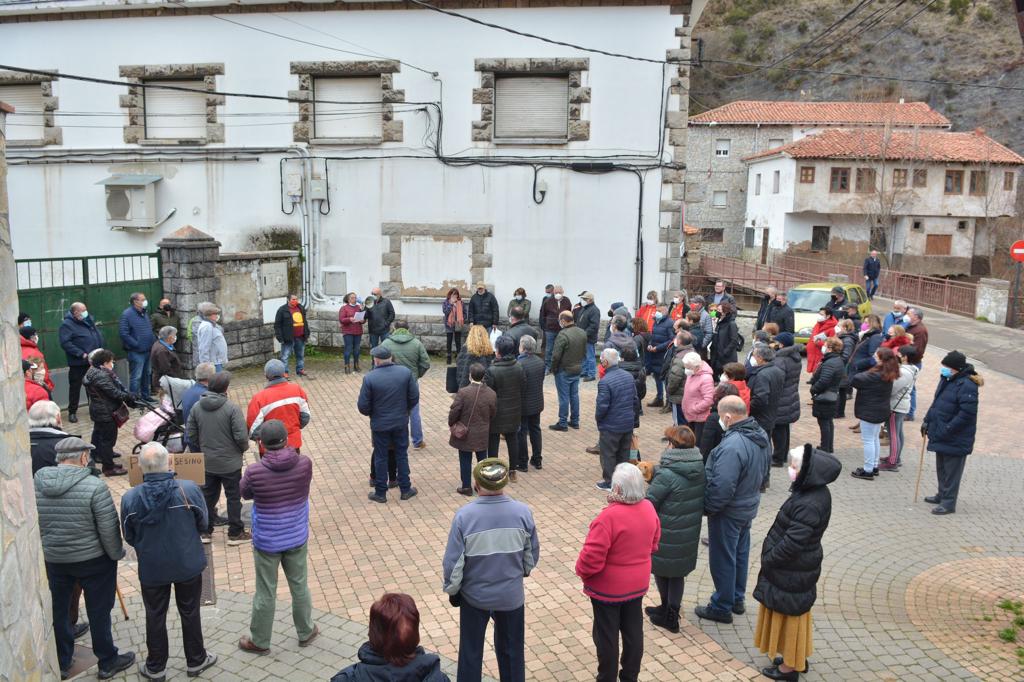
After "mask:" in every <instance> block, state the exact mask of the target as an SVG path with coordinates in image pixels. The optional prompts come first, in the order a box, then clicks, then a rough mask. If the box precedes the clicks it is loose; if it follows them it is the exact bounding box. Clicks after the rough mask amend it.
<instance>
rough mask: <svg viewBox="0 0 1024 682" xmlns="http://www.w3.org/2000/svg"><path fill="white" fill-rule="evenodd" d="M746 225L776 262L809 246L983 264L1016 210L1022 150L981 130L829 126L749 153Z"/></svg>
mask: <svg viewBox="0 0 1024 682" xmlns="http://www.w3.org/2000/svg"><path fill="white" fill-rule="evenodd" d="M744 161H745V163H746V164H747V166H748V168H749V177H748V180H747V187H746V217H745V222H744V225H745V226H746V227H745V230H746V236H747V238H748V239H749V242H750V243H751V245H752V246H753V247H754V250H755V251H757V252H758V253H764V254H766V256H767V258H768V259H769V260H770V259H771V258H772V256H774V255H775V254H779V253H788V254H813V255H816V256H820V257H821V258H824V259H825V260H830V261H839V262H846V263H860V262H861V261H862V260H863V258H864V257H865V255H866V254H867V252H868V251H869V250H870V249H871V248H877V249H878V250H879V251H880V252H882V253H883V254H884V255H885V259H886V260H887V261H888V262H889V263H890V264H891V267H892V268H894V269H899V270H903V271H907V272H915V273H919V274H927V275H970V274H975V271H977V270H979V269H981V270H983V271H985V272H987V267H988V260H989V259H990V258H991V256H992V241H993V229H994V225H995V221H996V220H998V219H1000V218H1005V217H1012V216H1015V215H1016V214H1017V208H1016V195H1017V183H1018V181H1019V178H1020V170H1021V167H1022V166H1024V157H1021V156H1020V155H1019V154H1017V153H1015V152H1013V151H1011V150H1010V149H1007V148H1006V147H1004V146H1003V145H1001V144H999V143H998V142H996V141H995V140H993V139H992V138H990V137H988V136H987V135H985V134H984V132H983V131H981V130H977V131H974V132H970V133H954V132H947V131H935V130H915V131H906V130H890V129H880V128H865V129H860V130H827V131H825V132H822V133H818V134H816V135H810V136H808V137H804V138H802V139H800V140H797V141H795V142H791V143H789V144H786V145H783V146H781V147H777V148H774V149H769V150H767V151H763V152H760V153H758V154H753V155H750V156H747V157H746V158H745V159H744Z"/></svg>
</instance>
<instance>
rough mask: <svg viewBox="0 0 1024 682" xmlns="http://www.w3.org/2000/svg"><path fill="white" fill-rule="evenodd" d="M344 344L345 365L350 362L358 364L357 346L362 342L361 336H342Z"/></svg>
mask: <svg viewBox="0 0 1024 682" xmlns="http://www.w3.org/2000/svg"><path fill="white" fill-rule="evenodd" d="M341 338H342V341H343V343H344V355H345V364H346V365H347V364H348V363H350V362H354V363H356V364H359V344H361V343H362V342H363V335H362V334H342V336H341Z"/></svg>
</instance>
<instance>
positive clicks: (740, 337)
mask: <svg viewBox="0 0 1024 682" xmlns="http://www.w3.org/2000/svg"><path fill="white" fill-rule="evenodd" d="M746 343H747V340H746V339H745V338H743V334H741V333H740V330H739V329H737V330H736V352H737V353H739V352H740V351H741V350H743V346H744V345H745V344H746Z"/></svg>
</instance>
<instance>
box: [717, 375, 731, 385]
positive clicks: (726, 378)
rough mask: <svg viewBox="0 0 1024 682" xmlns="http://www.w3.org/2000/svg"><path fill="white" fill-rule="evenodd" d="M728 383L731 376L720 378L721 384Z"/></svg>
mask: <svg viewBox="0 0 1024 682" xmlns="http://www.w3.org/2000/svg"><path fill="white" fill-rule="evenodd" d="M727 381H729V376H728V375H726V374H722V375H721V376H719V377H718V382H719V383H721V384H724V383H725V382H727Z"/></svg>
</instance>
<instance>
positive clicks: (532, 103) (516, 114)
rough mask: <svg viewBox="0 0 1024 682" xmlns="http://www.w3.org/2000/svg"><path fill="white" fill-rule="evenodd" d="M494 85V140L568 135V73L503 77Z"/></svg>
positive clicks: (563, 137) (560, 137) (561, 137)
mask: <svg viewBox="0 0 1024 682" xmlns="http://www.w3.org/2000/svg"><path fill="white" fill-rule="evenodd" d="M494 85H495V88H494V93H495V101H494V138H495V139H502V138H504V139H517V138H518V139H558V140H564V139H566V138H568V137H569V78H568V77H567V76H514V77H513V76H506V77H498V78H497V79H496V80H495V84H494Z"/></svg>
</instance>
